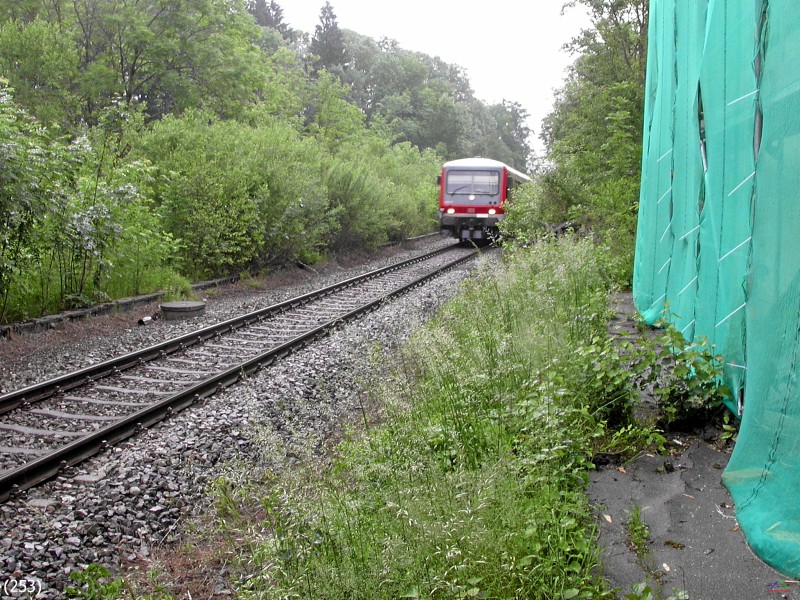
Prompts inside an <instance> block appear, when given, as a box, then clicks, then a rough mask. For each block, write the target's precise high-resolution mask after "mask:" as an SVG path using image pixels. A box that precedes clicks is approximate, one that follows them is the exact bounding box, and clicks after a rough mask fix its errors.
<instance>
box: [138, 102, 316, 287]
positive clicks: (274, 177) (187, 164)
mask: <svg viewBox="0 0 800 600" xmlns="http://www.w3.org/2000/svg"><path fill="white" fill-rule="evenodd" d="M309 150H310V148H309V146H308V144H306V143H303V142H301V141H300V140H299V139H298V136H297V134H296V132H294V130H293V129H292V128H291V127H288V126H282V125H280V124H277V123H268V124H266V125H261V126H249V125H245V124H242V123H237V122H235V121H218V120H216V119H215V118H213V116H212V115H210V114H208V113H202V112H191V113H188V114H187V115H186V116H185V117H182V118H180V119H176V118H167V119H164V120H162V121H161V122H159V123H158V124H155V125H154V126H153V128H152V130H151V131H150V132H149V133H148V134H146V135H145V136H143V137H142V138H141V139H140V140H139V144H138V147H137V153H140V154H141V155H143V156H145V157H147V158H148V160H150V161H152V162H153V164H154V165H155V166H156V167H157V170H158V175H157V183H156V198H157V202H158V205H159V207H160V209H161V210H162V211H163V214H164V222H165V226H166V228H167V230H168V231H169V232H170V233H171V234H172V235H173V236H174V238H175V239H176V240H178V241H179V243H180V245H181V250H180V253H181V256H182V260H183V269H184V272H185V273H186V274H188V275H189V276H191V277H207V276H214V275H218V274H220V273H226V272H238V271H239V270H241V269H242V268H243V267H244V266H246V265H248V264H250V263H253V262H258V261H262V262H264V261H268V260H270V259H271V258H274V256H276V255H284V256H285V255H287V254H288V255H290V256H294V255H296V254H301V255H302V254H305V255H308V254H313V253H315V252H316V251H318V249H319V246H320V245H321V243H322V235H324V234H325V233H326V232H327V229H328V222H327V220H326V219H325V218H324V215H325V212H326V210H327V207H326V201H325V198H324V196H322V195H321V194H320V193H319V192H318V191H316V189H318V188H319V181H318V180H316V179H315V178H314V170H313V169H312V170H310V171H308V172H306V173H303V171H302V168H303V166H304V162H307V161H308V160H309V159H310V160H311V161H313V160H317V158H316V157H315V156H314V155H313V150H312V152H311V153H310V154H311V156H304V155H308V154H309ZM298 158H305V159H306V160H305V161H303V162H300V163H299V164H298ZM311 164H312V165H313V162H311ZM273 244H274V246H273Z"/></svg>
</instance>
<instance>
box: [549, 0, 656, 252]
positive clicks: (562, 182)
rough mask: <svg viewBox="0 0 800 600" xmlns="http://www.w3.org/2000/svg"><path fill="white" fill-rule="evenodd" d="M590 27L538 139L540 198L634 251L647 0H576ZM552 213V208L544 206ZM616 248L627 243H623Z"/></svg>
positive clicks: (576, 43)
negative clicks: (542, 158)
mask: <svg viewBox="0 0 800 600" xmlns="http://www.w3.org/2000/svg"><path fill="white" fill-rule="evenodd" d="M576 4H581V5H584V6H585V7H587V8H588V9H589V11H590V15H591V17H592V27H591V28H590V29H587V30H585V31H583V32H582V33H581V34H580V35H579V36H578V37H577V38H575V39H574V40H573V41H572V42H571V44H570V47H571V48H572V49H573V51H574V52H576V53H577V54H578V57H577V59H576V61H575V64H574V65H573V67H572V69H571V71H570V74H569V76H568V78H567V81H566V83H565V85H564V87H563V88H562V89H561V90H560V91H559V92H558V94H557V97H556V102H555V105H554V108H553V111H552V112H551V113H550V114H549V115H548V117H547V118H546V119H545V122H544V123H543V135H542V139H543V140H544V142H545V144H546V148H547V150H548V159H549V161H550V164H551V165H552V166H551V168H550V169H549V170H548V171H547V172H546V173H545V174H544V177H543V178H542V184H543V185H544V186H545V188H546V189H545V190H544V193H543V194H542V197H544V198H549V199H550V201H551V207H556V206H558V207H561V208H562V212H561V213H560V214H558V215H557V218H558V219H561V220H567V219H569V218H581V219H584V220H588V221H589V222H591V223H592V224H593V226H594V227H595V228H596V229H600V230H606V231H608V232H616V233H613V234H612V235H619V236H621V238H620V240H624V245H626V246H628V249H629V250H630V249H632V240H633V232H634V228H635V210H636V206H637V201H638V189H639V173H640V152H641V141H642V137H641V136H642V133H641V132H642V118H643V114H642V107H643V94H644V73H645V65H646V57H645V50H646V47H647V16H648V12H647V8H648V7H647V4H648V3H647V1H646V0H574V1H573V2H570V3H568V6H573V5H576ZM549 212H550V213H551V214H552V213H553V211H552V210H550V211H549ZM620 247H624V246H623V245H621V246H620Z"/></svg>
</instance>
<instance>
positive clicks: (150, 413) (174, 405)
mask: <svg viewBox="0 0 800 600" xmlns="http://www.w3.org/2000/svg"><path fill="white" fill-rule="evenodd" d="M449 249H450V248H446V249H444V250H439V251H437V252H434V253H429V254H427V255H423V256H421V257H417V258H415V259H410V260H407V261H403V262H401V263H397V264H395V265H391V266H390V267H386V268H383V269H378V270H375V271H371V272H370V273H366V274H364V275H361V276H358V277H353V278H351V279H348V280H346V281H343V282H340V283H337V284H334V285H331V286H328V287H326V288H322V289H320V290H317V291H316V292H311V293H309V294H305V295H303V296H298V297H296V298H292V299H290V300H286V301H284V302H281V303H279V304H276V305H273V306H270V307H267V308H265V309H261V310H258V311H254V312H251V313H248V314H247V315H243V316H241V317H237V318H234V319H230V320H228V321H225V322H223V323H220V324H219V325H217V326H212V327H208V328H205V329H201V330H199V331H197V332H194V333H191V334H188V335H185V336H181V337H179V338H175V339H174V340H168V341H167V342H164V343H162V344H157V345H155V346H151V347H149V348H146V349H144V350H142V351H138V352H133V353H130V354H126V355H124V356H122V357H119V358H117V359H112V360H109V361H106V362H104V363H100V364H99V365H96V366H94V367H89V368H87V369H83V370H81V371H78V372H77V373H74V374H67V375H64V376H62V377H57V378H54V379H51V380H49V381H47V382H45V383H43V384H39V385H34V386H29V387H27V388H24V389H22V390H19V392H12V393H11V394H6V395H5V396H3V397H0V401H5V400H7V399H8V397H9V396H14V395H16V399H14V400H13V402H14V403H15V406H19V405H20V404H21V403H22V402H23V400H22V398H24V397H25V396H24V395H23V394H22V392H28V393H30V392H29V391H30V390H34V391H36V393H46V394H47V395H44V396H41V397H43V398H44V397H48V396H50V395H52V394H53V393H56V391H54V390H55V389H56V388H57V390H58V391H62V390H64V389H68V388H67V387H65V385H70V386H71V387H74V386H76V385H80V383H82V382H83V381H85V380H87V379H88V378H89V377H93V378H97V377H100V376H102V375H103V374H104V373H109V372H113V371H114V370H123V369H124V368H126V367H127V366H133V365H137V364H140V363H141V362H142V361H145V360H146V357H150V356H153V355H154V356H161V355H162V354H161V353H162V351H166V352H168V351H169V349H172V348H175V349H178V348H185V347H186V344H187V343H188V342H189V341H190V340H191V341H193V342H195V343H196V342H197V341H198V340H201V341H202V340H204V339H208V338H209V337H213V336H214V335H215V334H216V332H217V331H220V330H221V329H224V330H227V331H230V330H231V329H232V328H233V329H235V328H237V326H239V327H241V326H242V325H243V324H244V323H248V324H249V323H252V322H253V321H254V320H258V319H259V317H263V315H267V314H271V313H273V312H280V311H281V310H285V309H286V308H290V307H295V306H299V305H301V304H305V303H307V302H309V301H310V300H311V299H314V298H319V297H321V296H325V295H328V294H330V293H332V292H334V291H337V290H341V289H343V288H346V287H350V286H353V285H355V284H357V283H359V282H363V281H365V280H368V279H371V278H374V277H376V276H378V275H381V274H384V273H386V272H389V271H392V270H398V269H400V268H402V267H404V266H408V265H410V264H414V263H417V262H421V261H423V260H425V259H427V258H431V257H432V256H436V255H438V254H441V253H443V252H446V251H448V250H449ZM476 255H477V252H472V253H470V254H467V255H464V256H461V257H459V258H458V259H456V260H454V261H451V262H449V263H448V264H446V265H443V266H442V267H439V268H437V269H436V270H434V271H432V272H430V273H428V274H426V275H423V276H422V277H419V278H417V279H415V280H413V281H411V282H410V283H408V284H406V285H403V286H401V287H399V288H396V289H395V290H392V291H390V292H388V293H386V294H384V295H382V296H381V297H379V298H377V299H375V300H372V301H370V302H369V303H367V304H364V305H363V306H360V307H358V308H355V309H353V310H351V311H350V312H348V313H346V314H344V315H340V316H338V317H336V318H334V319H332V320H330V321H328V322H326V323H323V324H321V325H319V326H317V327H315V328H314V329H311V330H309V331H307V332H305V333H303V334H301V335H299V336H297V337H295V338H294V339H292V340H289V341H287V342H285V343H284V344H281V345H280V346H278V347H275V348H273V349H271V350H268V351H266V352H264V353H262V354H259V355H257V356H255V357H252V358H250V359H248V360H247V361H245V362H243V363H241V364H238V365H236V366H234V367H230V368H228V369H226V370H224V371H221V372H220V373H218V374H216V375H213V376H211V377H209V378H207V379H205V380H203V381H201V382H199V383H197V384H195V385H192V386H189V387H187V388H185V389H183V390H181V391H180V392H177V393H175V394H173V395H171V396H169V397H167V398H165V399H163V400H161V401H159V402H157V403H154V404H151V405H149V406H147V407H145V408H143V409H142V410H140V411H137V412H135V413H133V414H131V415H128V416H126V417H122V418H120V420H118V421H115V422H113V423H111V424H110V425H108V426H105V427H103V428H102V429H98V430H96V431H94V432H92V433H89V434H87V435H86V436H83V437H81V438H80V439H78V440H76V441H74V442H72V443H70V444H67V445H65V446H61V447H60V448H58V449H56V450H54V451H53V452H50V453H48V454H46V455H44V456H42V457H40V458H37V459H35V460H32V461H30V462H28V463H26V464H24V465H22V466H21V467H18V468H16V469H13V470H9V471H8V472H7V473H3V474H2V475H0V502H5V501H6V500H7V499H8V498H9V497H11V496H12V495H13V494H15V493H16V492H18V491H22V490H25V489H28V488H30V487H33V486H35V485H38V484H39V483H42V482H44V481H47V480H48V479H51V478H52V477H54V476H56V475H58V474H59V473H60V472H62V471H63V470H64V469H65V468H67V467H68V466H74V465H76V464H78V463H80V462H82V461H84V460H86V459H88V458H90V457H91V456H93V455H95V454H97V453H98V452H100V451H101V450H103V449H105V448H106V447H108V446H111V445H113V444H116V443H118V442H120V441H122V440H124V439H126V438H128V437H130V436H132V435H134V434H135V433H137V432H139V431H142V430H143V429H144V428H147V427H151V426H152V425H154V424H156V423H158V422H160V421H162V420H164V419H165V418H167V417H169V416H171V415H173V414H175V413H176V412H178V411H180V410H183V409H184V408H187V407H188V406H191V405H192V404H194V403H195V402H198V401H200V400H202V399H205V398H207V397H209V396H211V395H213V394H214V393H216V392H217V391H220V390H222V389H225V388H227V387H229V386H231V385H233V384H235V383H237V382H238V381H239V380H240V379H241V378H243V377H247V376H249V375H251V374H253V373H255V372H256V371H258V370H259V369H261V368H262V367H264V366H268V365H270V364H272V363H273V362H275V361H276V360H278V359H280V358H284V357H286V356H288V355H289V354H291V353H292V352H294V351H296V350H298V349H300V348H302V347H304V346H306V345H308V344H310V343H311V342H313V341H315V340H317V339H319V338H321V337H324V336H326V335H328V334H329V333H330V332H331V331H332V330H333V329H335V328H336V327H337V326H339V325H340V324H342V323H345V322H347V321H350V320H353V319H355V318H357V317H359V316H361V315H362V314H364V313H366V312H368V311H371V310H375V309H376V308H378V307H379V306H380V305H382V304H383V303H385V302H387V301H389V300H391V299H392V298H395V297H397V296H399V295H401V294H404V293H406V292H407V291H409V290H410V289H412V288H414V287H417V286H420V285H422V284H423V283H425V282H426V281H428V280H430V279H432V278H434V277H436V276H438V275H439V274H441V273H443V272H444V271H447V270H448V269H451V268H453V267H455V266H457V265H460V264H462V263H464V262H466V261H467V260H471V259H472V258H474V257H475V256H476ZM87 372H89V373H87ZM76 382H77V383H76ZM47 386H49V387H50V388H52V389H51V390H50V391H49V392H45V389H44V388H45V387H47Z"/></svg>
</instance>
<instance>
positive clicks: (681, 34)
mask: <svg viewBox="0 0 800 600" xmlns="http://www.w3.org/2000/svg"><path fill="white" fill-rule="evenodd" d="M798 34H800V11H799V10H797V5H796V1H794V2H793V0H741V1H738V2H730V1H729V0H728V1H726V0H691V1H690V0H652V1H651V6H650V32H649V54H648V77H647V84H646V96H645V98H646V100H645V102H646V105H645V123H644V148H643V157H642V190H641V198H640V207H639V224H638V234H637V245H636V262H635V270H634V282H633V286H634V287H633V292H634V300H635V303H636V307H637V308H638V310H639V311H640V312H641V313H642V315H643V316H644V318H645V320H646V321H648V322H649V323H653V322H655V321H656V320H658V319H659V318H662V317H667V318H669V319H670V320H671V321H672V322H673V323H674V324H675V325H676V327H677V328H678V329H679V330H680V331H682V332H683V334H684V336H685V337H686V338H687V339H690V340H697V339H701V338H705V339H707V340H708V341H709V342H710V343H711V344H713V345H714V346H715V348H716V351H717V352H718V353H720V354H722V355H723V356H724V357H725V379H726V383H727V385H728V386H729V387H730V388H731V390H732V391H733V397H732V399H731V402H730V407H731V408H732V409H733V410H734V411H737V412H739V413H740V414H741V417H742V421H741V428H740V432H739V439H738V441H737V444H736V447H735V450H734V453H733V455H732V457H731V460H730V463H729V464H728V467H727V469H726V470H725V473H724V474H723V481H724V483H725V485H726V486H727V487H728V489H729V490H730V492H731V495H732V496H733V499H734V502H735V504H736V509H737V518H738V519H739V523H740V524H741V526H742V529H743V531H744V533H745V536H746V537H747V540H748V542H749V543H750V545H751V546H752V548H753V549H754V550H755V552H756V553H757V554H758V555H759V556H761V557H762V558H763V559H764V560H765V561H766V562H768V563H769V564H771V565H772V566H774V567H776V568H777V569H778V570H780V571H782V572H784V573H786V574H790V575H792V576H800V501H798V496H796V495H795V494H796V493H797V491H798V490H800V468H798V467H797V465H798V463H800V381H799V378H800V360H798V352H799V351H800V247H798V240H800V210H798V207H797V204H796V203H797V202H798V194H800V71H798V69H797V61H798V57H800V35H798Z"/></svg>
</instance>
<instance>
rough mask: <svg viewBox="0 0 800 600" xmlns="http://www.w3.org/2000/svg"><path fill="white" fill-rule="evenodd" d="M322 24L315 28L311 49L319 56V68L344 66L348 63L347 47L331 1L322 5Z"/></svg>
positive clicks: (320, 17) (320, 18)
mask: <svg viewBox="0 0 800 600" xmlns="http://www.w3.org/2000/svg"><path fill="white" fill-rule="evenodd" d="M319 21H320V24H319V25H317V26H316V28H315V30H314V37H312V38H311V45H310V47H309V49H310V50H311V52H312V54H314V55H316V56H317V57H318V59H317V64H318V66H319V68H325V69H328V70H330V69H331V68H332V67H337V66H340V67H343V66H345V65H346V64H347V49H346V48H345V45H344V38H343V36H342V32H341V30H340V29H339V24H338V23H337V22H336V15H335V14H334V12H333V7H332V6H331V3H330V2H326V3H325V6H323V7H322V10H321V11H320V16H319Z"/></svg>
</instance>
